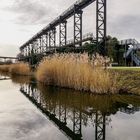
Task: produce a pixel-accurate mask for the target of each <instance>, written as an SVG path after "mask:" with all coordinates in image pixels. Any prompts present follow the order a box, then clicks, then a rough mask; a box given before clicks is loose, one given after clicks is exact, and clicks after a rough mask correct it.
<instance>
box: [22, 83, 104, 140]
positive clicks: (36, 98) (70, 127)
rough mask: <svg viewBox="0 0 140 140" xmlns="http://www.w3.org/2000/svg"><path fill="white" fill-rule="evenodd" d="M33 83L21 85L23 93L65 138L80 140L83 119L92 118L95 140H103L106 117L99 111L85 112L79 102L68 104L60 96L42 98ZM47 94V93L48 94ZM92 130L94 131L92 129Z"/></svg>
mask: <svg viewBox="0 0 140 140" xmlns="http://www.w3.org/2000/svg"><path fill="white" fill-rule="evenodd" d="M34 84H35V83H30V84H29V85H26V84H24V85H21V88H20V91H21V93H23V94H24V95H25V96H26V97H27V98H28V99H29V100H30V101H31V102H32V103H33V104H34V105H35V106H36V107H37V108H38V109H39V110H40V111H41V112H42V113H44V114H45V115H46V117H47V118H48V119H50V120H51V121H52V122H53V123H54V124H55V125H56V126H57V127H58V128H59V129H60V130H61V131H62V132H64V133H65V134H66V136H68V137H70V138H71V139H73V140H82V139H83V138H82V127H83V122H84V121H85V117H87V118H92V120H94V123H95V125H94V124H93V127H94V126H95V136H96V139H95V140H105V125H106V121H107V116H106V115H104V114H102V113H101V112H100V111H96V110H93V111H91V113H90V112H87V110H86V109H85V107H84V106H83V105H82V104H83V102H82V101H81V100H80V101H79V102H78V104H77V102H75V103H74V104H68V101H67V100H62V99H61V96H58V98H53V97H52V95H51V96H50V95H48V96H47V95H46V94H45V96H43V94H42V92H41V91H40V90H39V89H37V88H35V86H34ZM48 94H49V93H48ZM65 97H66V98H67V96H65ZM93 130H94V129H93Z"/></svg>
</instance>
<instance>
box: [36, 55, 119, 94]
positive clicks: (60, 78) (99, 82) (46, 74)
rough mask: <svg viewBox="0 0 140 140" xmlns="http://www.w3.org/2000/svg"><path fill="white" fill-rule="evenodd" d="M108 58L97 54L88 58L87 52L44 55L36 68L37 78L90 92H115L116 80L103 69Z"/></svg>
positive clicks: (42, 81) (48, 82)
mask: <svg viewBox="0 0 140 140" xmlns="http://www.w3.org/2000/svg"><path fill="white" fill-rule="evenodd" d="M108 62H109V59H107V58H106V59H105V58H103V57H101V56H99V55H97V56H96V58H95V56H93V59H91V60H90V59H89V57H88V55H87V54H74V53H70V54H61V55H59V54H55V55H53V56H51V57H46V58H45V59H44V60H43V61H42V62H41V63H40V65H39V66H38V68H37V73H36V75H37V80H38V81H39V82H41V83H43V84H46V85H54V86H60V87H65V88H73V89H75V90H81V91H90V92H92V93H107V94H109V93H116V91H117V89H116V86H115V85H116V80H115V77H113V78H112V75H111V73H110V72H109V71H108V70H107V69H105V65H106V64H107V63H108Z"/></svg>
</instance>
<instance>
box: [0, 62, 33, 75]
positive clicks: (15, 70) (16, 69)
mask: <svg viewBox="0 0 140 140" xmlns="http://www.w3.org/2000/svg"><path fill="white" fill-rule="evenodd" d="M0 71H1V72H7V73H10V74H12V75H23V76H24V75H25V76H26V75H30V74H31V70H30V66H29V64H26V63H16V64H9V65H0Z"/></svg>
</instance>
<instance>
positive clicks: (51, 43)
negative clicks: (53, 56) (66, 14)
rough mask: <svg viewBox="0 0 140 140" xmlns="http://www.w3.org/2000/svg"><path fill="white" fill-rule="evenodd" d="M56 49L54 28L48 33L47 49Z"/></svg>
mask: <svg viewBox="0 0 140 140" xmlns="http://www.w3.org/2000/svg"><path fill="white" fill-rule="evenodd" d="M55 47H56V28H52V29H51V30H50V31H49V49H51V48H55Z"/></svg>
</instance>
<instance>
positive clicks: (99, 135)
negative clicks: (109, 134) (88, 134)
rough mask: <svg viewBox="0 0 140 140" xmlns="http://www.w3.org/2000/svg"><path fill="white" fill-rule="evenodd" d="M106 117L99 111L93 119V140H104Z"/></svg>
mask: <svg viewBox="0 0 140 140" xmlns="http://www.w3.org/2000/svg"><path fill="white" fill-rule="evenodd" d="M105 129H106V117H105V115H104V114H102V113H100V112H99V111H97V112H96V118H95V140H105Z"/></svg>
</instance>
